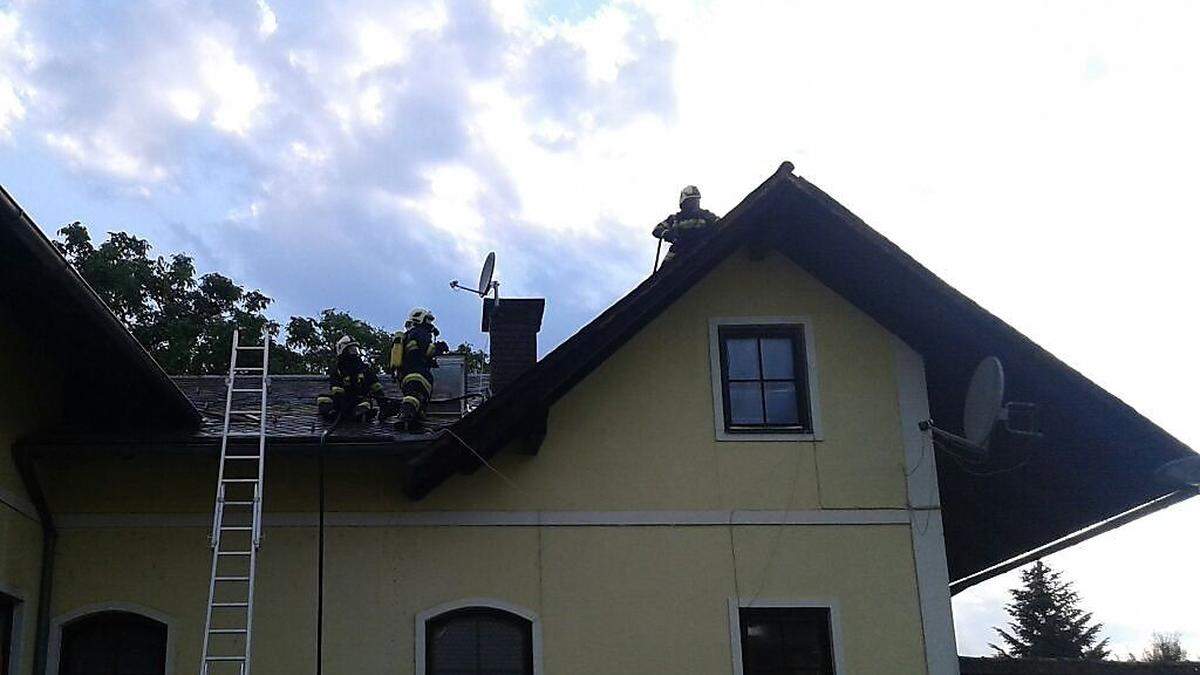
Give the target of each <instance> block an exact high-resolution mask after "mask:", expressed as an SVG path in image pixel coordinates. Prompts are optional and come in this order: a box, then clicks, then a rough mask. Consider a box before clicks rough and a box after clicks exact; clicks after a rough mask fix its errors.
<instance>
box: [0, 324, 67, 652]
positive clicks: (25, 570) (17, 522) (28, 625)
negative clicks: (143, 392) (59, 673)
mask: <svg viewBox="0 0 1200 675" xmlns="http://www.w3.org/2000/svg"><path fill="white" fill-rule="evenodd" d="M61 377H62V376H61V373H60V372H59V369H58V368H57V367H56V365H55V364H54V362H53V361H52V360H51V359H50V358H49V355H47V354H44V353H42V351H41V350H40V349H39V348H38V344H37V341H36V340H34V339H32V338H31V336H29V335H27V334H25V332H24V331H22V330H20V329H19V328H17V326H16V325H15V323H14V322H13V321H12V320H11V317H9V316H7V315H6V314H4V313H3V312H2V311H0V383H2V385H0V592H4V593H6V594H9V595H13V596H16V597H17V598H18V599H20V600H21V603H20V604H19V605H18V606H17V613H18V616H17V621H19V622H20V627H19V635H18V636H17V637H18V641H17V644H16V645H14V646H15V647H16V648H17V649H18V650H19V654H18V656H19V657H20V660H19V663H20V665H21V667H20V669H19V670H18V673H20V674H22V675H23V674H24V673H28V672H30V668H31V667H32V666H31V664H32V658H31V657H32V654H33V640H34V624H35V617H36V616H37V595H38V579H39V573H40V565H41V557H42V530H41V525H40V524H39V523H38V522H37V521H36V520H35V517H36V514H35V512H34V507H33V504H32V503H31V502H30V501H29V495H28V493H27V491H26V489H25V484H24V483H23V482H22V480H21V477H20V475H19V474H18V472H17V467H16V464H15V463H14V461H13V456H12V444H13V442H14V441H15V440H17V439H18V438H20V437H21V436H23V435H25V434H27V433H29V432H31V431H33V430H34V429H37V428H38V427H39V426H41V425H43V424H48V423H51V422H52V421H53V420H54V419H55V418H56V417H57V415H58V411H59V409H60V400H59V397H60V391H61V389H60V387H61Z"/></svg>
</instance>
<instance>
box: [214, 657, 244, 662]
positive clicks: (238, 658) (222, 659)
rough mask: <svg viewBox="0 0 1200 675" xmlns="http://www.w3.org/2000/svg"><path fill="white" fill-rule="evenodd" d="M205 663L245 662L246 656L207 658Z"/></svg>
mask: <svg viewBox="0 0 1200 675" xmlns="http://www.w3.org/2000/svg"><path fill="white" fill-rule="evenodd" d="M204 660H205V661H245V660H246V657H244V656H206V657H204Z"/></svg>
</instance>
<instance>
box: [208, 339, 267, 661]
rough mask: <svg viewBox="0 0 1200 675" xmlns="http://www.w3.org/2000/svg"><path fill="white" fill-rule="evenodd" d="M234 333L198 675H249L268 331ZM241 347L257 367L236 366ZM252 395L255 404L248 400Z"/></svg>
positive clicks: (264, 441) (263, 457) (259, 537)
mask: <svg viewBox="0 0 1200 675" xmlns="http://www.w3.org/2000/svg"><path fill="white" fill-rule="evenodd" d="M238 337H239V332H238V331H237V330H234V331H233V349H232V350H231V354H230V357H229V376H228V378H227V380H226V392H225V422H224V427H223V428H222V431H221V460H220V468H219V470H218V475H217V499H216V505H215V507H214V508H213V525H212V535H211V537H210V545H211V547H212V550H213V555H212V574H211V576H210V577H209V581H208V607H207V610H206V611H205V614H204V650H203V652H202V655H201V661H200V675H225V674H229V675H233V674H235V673H236V675H250V646H251V630H252V628H253V619H254V572H255V568H256V565H257V563H258V549H259V546H260V545H261V543H262V500H263V467H264V464H265V463H266V461H265V460H266V449H267V388H268V387H269V386H270V378H269V377H268V372H269V371H268V369H267V368H268V365H269V359H270V355H271V334H270V333H269V332H268V330H267V329H266V328H264V329H263V333H262V339H261V343H260V344H258V345H243V344H241V343H240V342H238ZM246 352H249V353H254V352H261V353H262V361H261V364H260V365H256V366H240V365H238V357H239V356H240V355H241V354H243V353H246ZM251 400H253V403H251V402H249V401H251ZM234 417H236V418H239V419H249V420H250V421H251V422H252V423H254V422H257V425H256V426H257V429H256V430H254V431H241V430H234V431H231V430H230V420H231V418H234ZM230 439H258V443H257V444H253V445H252V444H251V443H247V442H245V441H242V442H238V443H233V444H230V442H229V441H230Z"/></svg>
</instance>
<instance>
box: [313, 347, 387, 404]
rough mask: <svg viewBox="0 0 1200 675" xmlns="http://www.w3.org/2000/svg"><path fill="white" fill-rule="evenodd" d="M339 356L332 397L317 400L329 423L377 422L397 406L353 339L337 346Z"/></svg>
mask: <svg viewBox="0 0 1200 675" xmlns="http://www.w3.org/2000/svg"><path fill="white" fill-rule="evenodd" d="M335 348H336V352H337V356H336V358H335V359H334V362H333V365H332V366H331V367H330V369H329V393H327V394H323V395H321V396H318V397H317V412H318V413H319V414H320V415H321V416H322V417H324V418H325V419H327V420H333V419H337V418H339V417H341V418H343V419H352V420H356V421H367V420H371V419H374V417H375V416H376V415H377V414H379V412H380V411H385V413H386V412H387V411H389V410H391V408H392V407H393V406H391V405H390V402H389V401H388V398H387V396H385V395H384V393H383V384H381V383H380V382H379V377H378V376H377V375H376V374H375V369H374V368H372V367H371V366H369V365H367V363H366V362H365V361H364V360H363V358H362V348H361V347H359V345H358V343H357V342H355V341H354V339H353V338H351V337H350V336H349V335H343V336H342V337H341V338H340V339H339V340H338V341H337V345H336V347H335Z"/></svg>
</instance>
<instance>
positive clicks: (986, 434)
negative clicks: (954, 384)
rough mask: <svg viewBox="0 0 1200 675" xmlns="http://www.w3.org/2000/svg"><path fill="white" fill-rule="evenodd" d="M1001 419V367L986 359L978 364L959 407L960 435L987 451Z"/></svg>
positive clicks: (1002, 373) (1002, 381)
mask: <svg viewBox="0 0 1200 675" xmlns="http://www.w3.org/2000/svg"><path fill="white" fill-rule="evenodd" d="M1003 418H1004V366H1003V365H1001V363H1000V359H998V358H996V357H995V356H989V357H987V358H985V359H984V360H982V361H980V362H979V365H978V366H976V367H975V373H974V374H973V375H971V384H969V385H967V400H966V404H965V405H964V406H963V436H964V437H965V438H966V439H967V440H968V441H970V442H971V443H974V444H975V445H978V446H979V447H981V448H985V449H986V448H987V445H988V440H989V439H990V438H991V436H992V430H993V429H995V428H996V423H997V422H999V421H1000V420H1001V419H1003Z"/></svg>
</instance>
